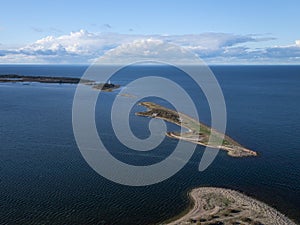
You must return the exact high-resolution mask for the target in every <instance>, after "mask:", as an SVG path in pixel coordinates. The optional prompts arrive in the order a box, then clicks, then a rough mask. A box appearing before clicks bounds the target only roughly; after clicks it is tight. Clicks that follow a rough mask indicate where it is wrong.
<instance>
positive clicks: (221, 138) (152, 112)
mask: <svg viewBox="0 0 300 225" xmlns="http://www.w3.org/2000/svg"><path fill="white" fill-rule="evenodd" d="M139 105H141V106H144V107H146V108H147V111H145V112H136V113H135V114H136V115H137V116H145V117H152V118H158V119H162V120H165V121H168V122H170V123H174V124H176V125H178V126H181V127H184V128H186V129H187V130H188V131H187V132H167V133H166V135H167V136H168V137H170V138H176V139H180V140H184V141H189V142H193V143H196V144H199V145H203V146H207V147H211V148H217V149H221V150H225V151H227V154H228V155H229V156H232V157H246V156H257V152H255V151H252V150H250V149H247V148H245V147H243V146H241V145H240V144H239V143H237V142H236V141H234V140H233V139H232V138H230V137H228V136H227V135H224V134H222V133H220V132H218V131H217V130H215V129H212V128H210V127H208V126H206V125H205V124H203V123H201V122H199V121H197V120H195V119H194V118H191V117H190V116H188V115H186V114H184V113H181V112H177V111H174V110H172V109H169V108H166V107H164V106H161V105H158V104H156V103H153V102H140V103H139ZM210 138H211V139H210ZM209 139H210V142H209ZM220 143H221V145H220Z"/></svg>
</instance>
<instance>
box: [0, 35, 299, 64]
mask: <svg viewBox="0 0 300 225" xmlns="http://www.w3.org/2000/svg"><path fill="white" fill-rule="evenodd" d="M271 39H272V40H273V39H274V38H268V37H263V36H258V35H235V34H229V33H202V34H190V35H134V34H118V33H91V32H88V31H85V30H79V31H77V32H71V33H70V34H66V35H61V36H47V37H45V38H42V39H40V40H37V41H36V42H34V43H32V44H29V45H26V46H23V47H21V48H15V49H5V48H4V46H0V48H2V50H1V49H0V62H1V63H15V62H17V63H24V62H30V63H40V62H42V63H89V62H91V61H93V60H94V59H97V58H98V57H100V56H103V55H104V54H105V53H106V52H108V51H109V50H111V49H114V48H116V47H118V46H119V48H118V49H116V50H115V52H114V54H116V53H117V52H118V51H121V50H122V49H123V50H124V48H129V47H130V48H131V53H130V54H135V53H134V52H137V48H138V49H139V54H140V52H141V51H140V50H141V49H143V57H145V56H146V55H147V54H148V55H149V54H155V51H156V53H157V54H161V53H159V51H158V49H156V50H155V43H156V44H159V43H160V42H165V43H173V44H176V45H179V46H182V47H184V48H186V49H187V50H190V51H192V52H193V53H196V54H197V55H199V57H201V58H202V59H204V60H205V61H206V62H208V63H228V62H229V61H230V63H247V62H249V63H264V62H272V61H273V62H276V61H280V62H282V63H285V62H287V63H291V62H292V63H300V55H299V54H300V40H296V42H295V44H292V45H289V46H275V47H268V48H260V49H255V48H250V47H247V44H248V43H250V42H252V43H254V42H264V41H268V40H271ZM143 40H144V42H143ZM130 43H131V44H130ZM129 44H130V46H127V45H129ZM150 44H151V47H150ZM156 47H157V46H156ZM108 54H111V53H108ZM169 55H170V56H173V57H174V56H176V53H175V52H174V49H170V51H169Z"/></svg>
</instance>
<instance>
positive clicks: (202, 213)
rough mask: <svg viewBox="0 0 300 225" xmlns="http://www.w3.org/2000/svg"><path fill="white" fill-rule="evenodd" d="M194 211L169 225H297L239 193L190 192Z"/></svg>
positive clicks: (211, 189) (208, 189)
mask: <svg viewBox="0 0 300 225" xmlns="http://www.w3.org/2000/svg"><path fill="white" fill-rule="evenodd" d="M189 197H190V199H191V201H193V203H194V204H193V207H192V208H191V209H190V211H189V212H188V213H187V214H185V215H183V216H182V217H181V218H177V219H174V220H173V221H172V222H169V223H164V224H168V225H183V224H185V225H187V224H202V225H227V224H228V225H229V224H230V225H231V224H245V225H248V224H249V225H250V224H251V225H259V224H264V225H296V223H294V222H293V221H291V220H290V219H288V218H287V217H286V216H284V215H283V214H281V213H280V212H278V211H277V210H275V209H274V208H272V207H270V206H268V205H267V204H265V203H263V202H260V201H258V200H255V199H253V198H250V197H248V196H246V195H244V194H242V193H240V192H238V191H234V190H230V189H224V188H214V187H200V188H196V189H193V190H192V191H191V192H189Z"/></svg>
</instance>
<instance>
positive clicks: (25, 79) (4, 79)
mask: <svg viewBox="0 0 300 225" xmlns="http://www.w3.org/2000/svg"><path fill="white" fill-rule="evenodd" d="M31 82H37V83H48V84H79V83H81V84H85V85H90V86H91V87H92V88H93V89H95V90H101V91H108V92H110V91H113V90H114V89H117V88H119V87H120V85H118V84H112V83H110V82H109V83H99V82H96V81H93V80H85V79H80V78H74V77H51V76H24V75H18V74H5V75H0V83H31Z"/></svg>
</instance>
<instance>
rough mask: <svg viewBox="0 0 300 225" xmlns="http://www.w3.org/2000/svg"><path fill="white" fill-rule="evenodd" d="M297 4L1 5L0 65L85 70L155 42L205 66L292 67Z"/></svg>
mask: <svg viewBox="0 0 300 225" xmlns="http://www.w3.org/2000/svg"><path fill="white" fill-rule="evenodd" d="M299 9H300V1H299V0H287V1H282V0H281V1H279V0H273V1H271V0H270V1H268V0H266V1H258V0H252V1H237V0H236V1H235V0H227V1H225V0H224V1H222V0H219V1H217V0H181V1H176V0H173V1H171V0H164V1H158V0H151V1H141V0H127V1H121V0H119V1H117V0H110V1H107V0H106V1H103V0H98V1H89V0H86V1H76V0H73V1H69V0H65V1H58V0H52V1H42V0H39V1H33V0H28V1H21V0H20V1H16V0H10V1H2V2H1V8H0V63H2V64H3V63H4V64H5V63H67V64H72V63H81V64H85V63H91V62H93V61H94V60H95V59H96V58H98V57H101V56H102V55H103V54H105V53H106V52H107V51H110V50H111V49H114V48H116V47H118V46H121V45H124V44H127V43H129V42H134V43H138V41H139V40H140V41H143V40H150V39H151V40H154V39H155V40H162V41H164V42H170V43H173V44H176V45H179V46H181V47H184V48H186V49H188V50H190V51H192V52H194V53H195V54H197V55H198V56H199V57H200V58H202V59H203V60H204V61H205V62H207V63H212V64H300V32H299V28H298V27H299V24H298V23H299V21H300V13H299Z"/></svg>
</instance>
